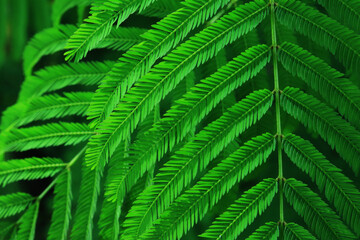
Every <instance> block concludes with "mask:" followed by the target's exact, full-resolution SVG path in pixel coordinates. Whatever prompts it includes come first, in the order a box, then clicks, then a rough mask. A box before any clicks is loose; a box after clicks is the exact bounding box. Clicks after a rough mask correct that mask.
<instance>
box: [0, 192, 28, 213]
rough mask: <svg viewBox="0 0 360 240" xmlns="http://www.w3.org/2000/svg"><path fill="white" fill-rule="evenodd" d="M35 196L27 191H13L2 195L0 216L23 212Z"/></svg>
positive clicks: (0, 198) (0, 197)
mask: <svg viewBox="0 0 360 240" xmlns="http://www.w3.org/2000/svg"><path fill="white" fill-rule="evenodd" d="M33 199H34V198H33V197H32V196H31V195H29V194H27V193H21V192H18V193H11V194H7V195H1V196H0V203H1V205H0V218H6V217H9V216H12V215H15V214H17V213H19V212H22V211H24V210H25V209H26V207H27V206H28V205H29V204H30V203H31V201H32V200H33Z"/></svg>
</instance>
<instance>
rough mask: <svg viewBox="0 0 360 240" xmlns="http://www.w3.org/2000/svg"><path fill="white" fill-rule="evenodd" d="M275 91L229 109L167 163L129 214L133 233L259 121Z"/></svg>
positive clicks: (268, 106)
mask: <svg viewBox="0 0 360 240" xmlns="http://www.w3.org/2000/svg"><path fill="white" fill-rule="evenodd" d="M272 100H273V95H272V92H270V91H269V90H259V91H256V92H254V93H252V94H250V95H249V96H247V97H246V98H245V99H243V100H242V101H240V102H238V103H237V104H235V105H234V106H232V107H231V108H229V109H228V111H227V112H226V113H224V115H223V116H222V117H220V118H219V119H217V120H215V121H214V122H212V123H210V124H209V125H208V126H207V127H205V128H204V129H203V130H202V131H201V132H199V133H198V134H196V136H195V137H194V138H192V139H191V141H189V142H187V143H186V144H185V145H184V147H182V148H181V149H180V150H179V151H177V152H176V153H175V155H174V156H172V158H171V159H170V160H169V161H168V162H166V163H165V164H164V167H163V168H161V169H160V170H159V171H160V172H159V173H158V174H157V175H156V176H155V178H154V180H153V182H154V183H153V185H151V186H149V188H147V189H146V190H145V191H144V192H143V193H141V194H140V195H139V197H138V199H137V200H136V201H135V202H134V205H133V208H132V210H130V212H129V214H128V216H129V217H132V219H131V221H129V223H128V225H125V223H124V225H125V226H128V227H131V229H130V230H129V233H130V234H135V235H134V236H137V235H138V234H139V233H141V232H143V231H144V230H145V229H146V228H147V227H148V226H149V225H150V224H151V223H152V221H153V220H154V219H156V217H157V215H158V214H160V213H161V212H163V210H164V209H166V208H167V207H168V206H169V204H170V203H171V202H172V201H173V200H174V199H175V198H176V197H177V196H178V194H179V193H180V192H181V190H182V189H183V188H184V187H186V186H187V185H189V183H190V182H191V181H192V180H193V179H194V177H195V176H196V174H197V173H198V172H199V171H202V170H203V169H204V168H205V167H206V166H207V165H208V164H209V162H210V161H211V160H212V159H214V158H215V157H216V156H217V155H218V154H219V153H220V152H221V150H222V149H223V148H224V147H226V146H227V145H228V144H229V143H230V142H231V141H232V140H234V138H235V137H236V136H237V135H239V134H240V133H242V132H244V131H245V130H246V129H247V128H249V127H250V126H251V125H253V124H254V123H255V122H257V121H258V120H259V119H260V118H261V117H262V116H263V115H264V114H265V113H266V112H267V111H268V110H269V108H270V107H271V105H272Z"/></svg>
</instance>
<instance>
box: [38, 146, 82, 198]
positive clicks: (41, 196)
mask: <svg viewBox="0 0 360 240" xmlns="http://www.w3.org/2000/svg"><path fill="white" fill-rule="evenodd" d="M85 150H86V147H84V148H83V149H81V150H80V152H79V153H78V154H77V155H76V156H75V157H74V158H73V159H72V160H71V161H70V162H69V163H68V164H67V165H66V168H65V169H64V170H63V171H61V172H60V174H59V175H57V176H56V178H55V179H54V180H53V181H52V182H51V183H50V184H49V186H47V187H46V188H45V190H44V191H43V192H42V193H41V194H40V195H39V196H38V197H37V201H40V200H41V199H42V198H43V197H44V196H45V195H46V194H47V193H48V192H49V191H50V190H51V189H52V187H53V186H54V185H55V183H56V181H57V180H58V178H59V177H60V175H61V174H63V173H64V171H69V170H70V167H71V166H72V165H73V164H74V163H76V161H77V160H78V159H79V158H80V157H81V155H82V154H83V153H84V152H85Z"/></svg>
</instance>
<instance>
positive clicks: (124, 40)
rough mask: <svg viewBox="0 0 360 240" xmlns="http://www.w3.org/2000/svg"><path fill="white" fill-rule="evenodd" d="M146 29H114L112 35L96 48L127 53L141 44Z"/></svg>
mask: <svg viewBox="0 0 360 240" xmlns="http://www.w3.org/2000/svg"><path fill="white" fill-rule="evenodd" d="M145 32H146V29H142V28H135V27H118V28H113V29H112V30H111V32H110V34H109V35H108V36H107V37H106V38H104V39H103V40H102V41H101V42H100V43H99V44H98V46H97V47H96V48H106V49H111V50H116V51H126V50H128V49H129V48H131V47H132V46H134V45H135V44H139V43H141V42H142V41H143V40H144V39H143V38H142V37H141V35H143V34H144V33H145Z"/></svg>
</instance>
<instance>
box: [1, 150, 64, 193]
mask: <svg viewBox="0 0 360 240" xmlns="http://www.w3.org/2000/svg"><path fill="white" fill-rule="evenodd" d="M65 165H66V164H65V163H63V161H62V160H61V159H58V158H37V157H33V158H26V159H20V160H9V161H2V162H0V185H2V186H5V185H7V184H9V183H12V182H17V181H20V180H35V179H41V178H47V177H52V176H54V175H55V174H56V173H58V172H59V171H61V170H63V169H64V168H65Z"/></svg>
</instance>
